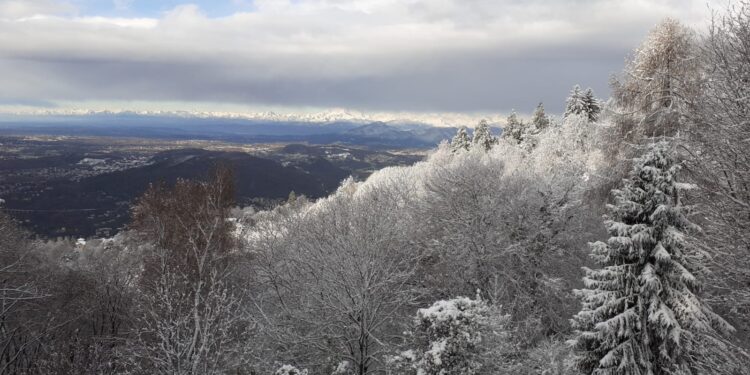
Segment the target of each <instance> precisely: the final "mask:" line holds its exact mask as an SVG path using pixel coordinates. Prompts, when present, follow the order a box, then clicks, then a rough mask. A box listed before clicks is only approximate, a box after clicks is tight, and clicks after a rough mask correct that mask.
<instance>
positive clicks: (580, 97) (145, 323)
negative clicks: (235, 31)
mask: <svg viewBox="0 0 750 375" xmlns="http://www.w3.org/2000/svg"><path fill="white" fill-rule="evenodd" d="M748 25H750V2H747V1H741V2H738V3H737V4H736V5H735V6H734V7H731V8H730V9H728V10H727V11H726V12H725V13H723V14H720V15H717V16H716V18H715V19H714V20H713V21H712V23H711V27H710V29H709V32H708V33H707V34H706V35H699V34H696V33H694V32H693V31H691V30H690V29H688V28H686V27H685V26H682V25H681V24H680V23H679V22H677V21H674V20H665V21H664V22H663V23H661V24H660V25H658V26H657V27H656V28H655V29H654V30H653V31H652V32H651V33H650V34H649V35H648V37H647V38H646V40H645V41H644V42H643V44H642V45H641V46H640V47H639V48H638V49H637V50H636V51H635V53H634V54H633V56H632V58H631V60H630V61H629V63H628V65H627V67H626V69H625V71H624V72H623V74H622V75H620V76H619V78H617V79H616V80H615V81H614V82H613V97H612V98H611V99H610V100H609V101H607V102H603V101H600V100H598V99H597V98H596V97H595V96H594V94H593V91H591V90H590V89H588V90H581V89H580V88H579V87H578V86H576V87H574V88H573V90H572V91H571V94H570V97H569V98H568V100H567V102H566V104H567V106H566V111H565V114H564V115H563V116H562V117H560V118H554V117H551V116H549V115H547V114H546V113H545V111H544V106H543V105H542V104H541V103H540V104H539V105H538V106H537V108H536V109H535V111H534V114H533V116H532V118H531V119H528V120H524V119H522V118H521V117H520V116H518V114H516V113H515V112H513V113H511V114H510V115H509V117H508V118H507V120H506V121H505V123H503V124H490V123H488V122H486V121H482V122H479V123H478V124H477V126H476V127H475V129H473V131H471V132H470V131H469V130H468V129H466V128H461V129H459V130H458V132H457V134H456V136H455V137H454V138H453V139H452V140H451V141H450V142H446V143H443V144H442V145H440V146H439V147H438V148H436V149H435V150H433V151H432V152H431V153H430V155H428V156H427V157H426V159H425V160H424V161H421V162H418V163H416V164H415V165H412V166H408V167H390V168H385V169H383V170H380V171H377V172H375V173H373V174H372V175H371V176H370V177H369V178H367V179H366V180H365V181H359V182H358V181H355V180H353V179H347V180H345V181H344V182H343V183H342V184H341V186H340V187H339V189H338V190H337V191H336V192H335V193H334V194H331V195H330V196H328V197H326V198H322V199H319V200H317V201H310V200H308V199H307V198H305V197H303V196H300V197H297V196H295V195H290V197H289V199H288V200H287V202H285V203H284V204H281V205H279V206H278V207H276V208H274V209H271V210H263V211H255V210H253V209H252V208H243V209H240V208H235V207H233V206H234V202H233V195H234V194H233V186H232V181H233V177H232V172H231V170H230V169H228V168H226V167H223V166H218V167H217V168H216V170H215V171H214V172H213V173H212V174H211V175H210V176H206V178H205V179H204V180H201V181H187V180H180V181H178V182H177V183H176V184H175V185H174V186H166V185H163V184H155V185H153V186H152V187H151V188H150V189H149V190H148V191H147V192H146V193H145V194H144V195H143V196H142V197H141V198H140V199H139V200H138V201H137V202H136V203H135V205H134V207H133V210H132V218H133V219H132V223H131V224H130V225H129V226H128V228H127V230H126V231H123V232H122V233H120V234H118V235H117V236H116V237H114V238H110V239H100V240H91V241H88V242H85V243H68V242H64V241H63V242H61V241H31V240H29V239H28V238H29V235H28V234H27V233H25V232H23V231H22V230H20V229H19V228H18V226H17V225H16V224H15V223H13V222H12V220H11V219H10V218H8V217H7V216H5V215H3V214H0V283H1V284H0V374H155V373H159V374H278V375H292V374H295V375H298V374H300V375H301V374H336V375H345V374H358V375H364V374H558V375H562V374H623V375H625V374H743V373H745V372H746V371H747V370H746V368H747V367H748V366H750V356H748V350H750V339H749V337H750V334H749V333H748V327H749V325H750V322H749V321H748V314H750V273H749V272H750V271H748V270H750V263H748V262H750V236H749V235H748V233H747V228H748V227H750V190H748V186H750V163H748V162H749V161H750V152H749V151H748V150H750V144H748V142H750V123H749V122H748V115H749V114H750V96H749V95H748V94H749V93H748V90H750V84H748V83H749V82H750V26H748ZM493 125H494V126H495V128H497V126H498V125H499V126H501V127H502V133H501V134H497V132H496V131H495V130H496V129H493ZM238 172H241V171H238ZM582 267H583V268H584V271H583V272H582V271H581V268H582Z"/></svg>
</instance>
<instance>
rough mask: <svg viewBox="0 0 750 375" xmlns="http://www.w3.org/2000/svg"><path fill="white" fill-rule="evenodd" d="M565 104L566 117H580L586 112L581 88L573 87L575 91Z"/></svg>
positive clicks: (572, 91)
mask: <svg viewBox="0 0 750 375" xmlns="http://www.w3.org/2000/svg"><path fill="white" fill-rule="evenodd" d="M565 104H566V105H565V115H564V116H565V117H568V116H570V115H580V114H582V113H585V112H586V103H584V101H583V93H582V92H581V86H578V85H575V86H573V90H571V91H570V96H568V99H567V100H566V101H565Z"/></svg>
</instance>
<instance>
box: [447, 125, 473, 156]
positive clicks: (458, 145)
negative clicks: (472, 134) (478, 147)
mask: <svg viewBox="0 0 750 375" xmlns="http://www.w3.org/2000/svg"><path fill="white" fill-rule="evenodd" d="M470 147H471V139H470V138H469V134H468V133H467V132H466V127H465V126H462V127H461V128H459V129H458V131H457V132H456V135H455V136H454V137H453V139H452V140H451V150H452V151H453V152H458V151H461V150H466V151H468V150H469V148H470Z"/></svg>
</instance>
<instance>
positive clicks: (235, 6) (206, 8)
mask: <svg viewBox="0 0 750 375" xmlns="http://www.w3.org/2000/svg"><path fill="white" fill-rule="evenodd" d="M71 2H72V3H73V4H74V5H76V6H77V8H78V10H79V15H82V16H105V17H145V18H158V17H161V16H162V15H164V13H166V12H169V11H170V10H172V9H174V8H176V7H178V6H180V5H187V4H193V5H197V6H198V7H199V8H200V10H201V12H202V13H204V14H205V15H207V16H208V17H223V16H228V15H231V14H233V13H236V12H247V11H252V10H253V9H254V8H253V1H252V0H73V1H71Z"/></svg>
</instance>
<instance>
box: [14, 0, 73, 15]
mask: <svg viewBox="0 0 750 375" xmlns="http://www.w3.org/2000/svg"><path fill="white" fill-rule="evenodd" d="M76 11H77V8H76V7H75V6H73V5H72V4H71V3H69V2H67V1H55V0H0V18H4V19H17V18H24V17H32V16H37V15H71V14H74V13H76Z"/></svg>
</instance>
